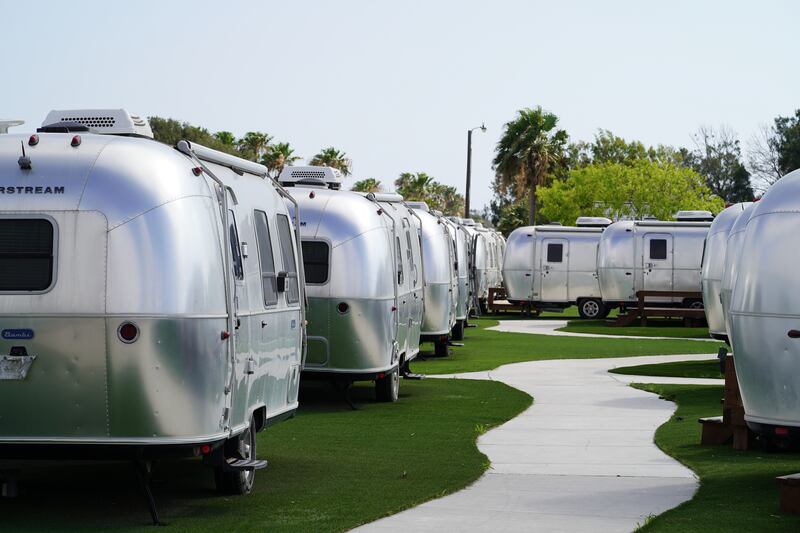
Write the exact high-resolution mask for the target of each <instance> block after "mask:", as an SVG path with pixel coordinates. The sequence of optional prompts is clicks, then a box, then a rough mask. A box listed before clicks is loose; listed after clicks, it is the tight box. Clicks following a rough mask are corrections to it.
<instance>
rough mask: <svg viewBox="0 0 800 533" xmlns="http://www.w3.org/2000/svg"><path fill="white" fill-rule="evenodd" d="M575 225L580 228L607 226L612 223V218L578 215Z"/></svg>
mask: <svg viewBox="0 0 800 533" xmlns="http://www.w3.org/2000/svg"><path fill="white" fill-rule="evenodd" d="M575 225H576V226H578V227H579V228H605V227H606V226H610V225H611V220H610V219H607V218H606V217H578V219H577V220H576V221H575Z"/></svg>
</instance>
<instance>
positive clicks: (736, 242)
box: [719, 204, 755, 340]
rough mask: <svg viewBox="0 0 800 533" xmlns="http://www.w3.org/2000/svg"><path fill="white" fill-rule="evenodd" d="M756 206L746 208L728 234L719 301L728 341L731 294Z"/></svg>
mask: <svg viewBox="0 0 800 533" xmlns="http://www.w3.org/2000/svg"><path fill="white" fill-rule="evenodd" d="M754 207H755V204H750V205H748V206H747V207H745V208H744V209H743V210H742V212H741V213H739V216H737V217H736V220H735V221H734V222H733V226H731V230H730V232H729V233H728V241H727V244H726V245H725V264H724V265H723V268H722V282H721V283H720V291H719V300H720V304H721V308H722V320H723V323H724V324H725V333H726V334H727V336H728V340H730V338H731V317H730V313H729V310H730V306H731V294H732V293H733V286H734V284H735V283H736V276H737V272H738V267H739V258H740V257H741V255H742V254H743V253H744V248H743V242H744V236H745V235H744V233H745V230H746V229H747V223H748V222H750V217H751V216H752V215H753V209H754Z"/></svg>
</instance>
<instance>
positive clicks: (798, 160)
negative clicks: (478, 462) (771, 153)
mask: <svg viewBox="0 0 800 533" xmlns="http://www.w3.org/2000/svg"><path fill="white" fill-rule="evenodd" d="M775 133H776V134H777V143H778V165H779V167H780V170H781V173H783V174H788V173H789V172H791V171H793V170H796V169H798V168H800V109H798V110H797V111H795V112H794V116H788V117H778V118H776V119H775Z"/></svg>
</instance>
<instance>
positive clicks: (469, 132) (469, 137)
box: [464, 123, 486, 218]
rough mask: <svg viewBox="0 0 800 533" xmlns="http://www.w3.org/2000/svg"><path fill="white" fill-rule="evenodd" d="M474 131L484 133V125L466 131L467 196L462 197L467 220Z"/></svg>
mask: <svg viewBox="0 0 800 533" xmlns="http://www.w3.org/2000/svg"><path fill="white" fill-rule="evenodd" d="M475 130H481V131H483V132H485V131H486V125H485V124H483V123H481V125H480V126H476V127H474V128H472V129H469V130H467V194H466V196H465V197H464V218H469V186H470V179H471V178H472V132H473V131H475Z"/></svg>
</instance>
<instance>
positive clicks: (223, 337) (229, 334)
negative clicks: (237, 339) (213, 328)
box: [220, 331, 231, 340]
mask: <svg viewBox="0 0 800 533" xmlns="http://www.w3.org/2000/svg"><path fill="white" fill-rule="evenodd" d="M230 336H231V332H230V331H223V332H222V335H220V338H222V340H225V339H227V338H228V337H230Z"/></svg>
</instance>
